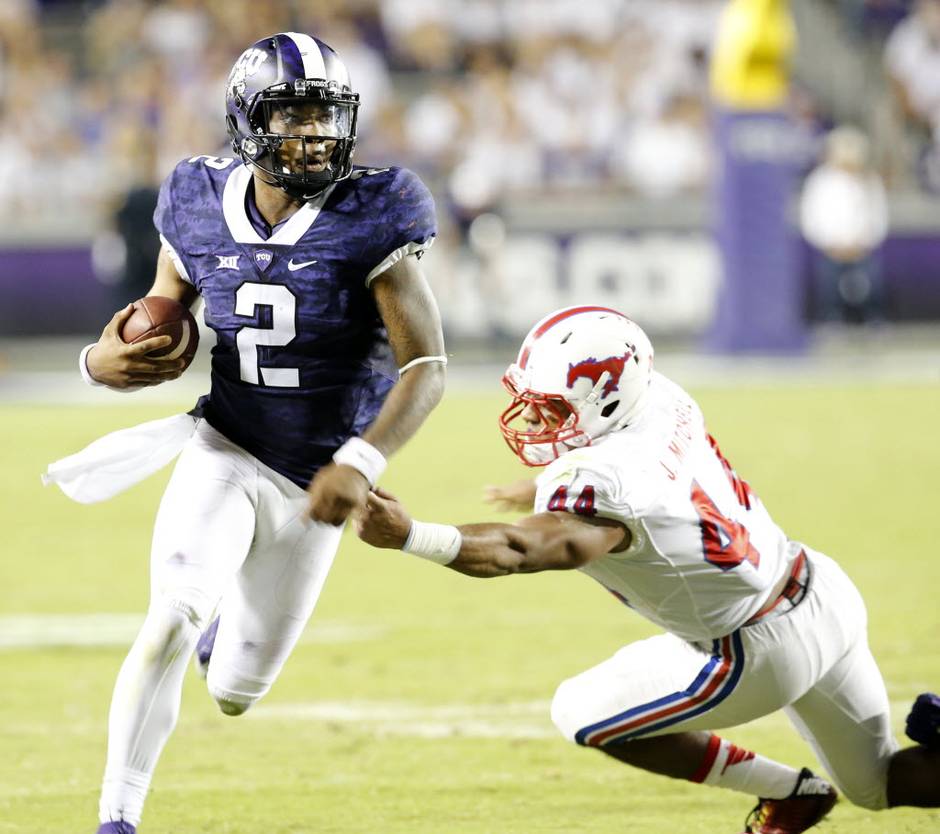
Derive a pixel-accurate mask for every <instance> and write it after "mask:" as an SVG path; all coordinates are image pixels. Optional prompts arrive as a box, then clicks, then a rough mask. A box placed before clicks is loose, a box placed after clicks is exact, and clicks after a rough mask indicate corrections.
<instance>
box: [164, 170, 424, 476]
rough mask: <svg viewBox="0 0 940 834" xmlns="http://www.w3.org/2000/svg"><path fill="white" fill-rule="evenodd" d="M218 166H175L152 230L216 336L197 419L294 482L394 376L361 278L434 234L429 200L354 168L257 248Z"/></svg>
mask: <svg viewBox="0 0 940 834" xmlns="http://www.w3.org/2000/svg"><path fill="white" fill-rule="evenodd" d="M250 183H251V172H250V171H249V170H248V168H246V167H245V166H244V165H242V164H241V163H239V162H237V161H236V160H234V159H229V158H224V157H223V158H216V157H206V156H198V157H193V158H192V159H189V160H187V161H184V162H181V163H180V164H179V165H178V166H177V167H176V170H174V171H173V173H172V174H171V175H170V176H169V177H168V178H167V180H166V181H165V182H164V184H163V187H162V188H161V190H160V200H159V203H158V205H157V210H156V212H155V213H154V223H155V224H156V227H157V230H158V231H159V232H160V236H161V238H162V239H163V242H164V244H165V245H167V246H169V247H170V248H171V250H172V253H171V254H174V256H175V257H174V261H175V262H176V265H177V268H178V270H179V271H180V273H181V274H182V277H183V278H184V279H185V280H187V281H189V282H190V283H191V284H193V285H194V286H195V287H196V289H197V290H198V291H199V293H200V295H201V296H202V298H203V300H204V301H205V316H206V324H208V325H209V327H211V328H212V329H213V330H214V331H215V333H216V336H217V343H216V346H215V347H214V348H213V349H212V388H211V390H210V392H209V394H208V395H206V396H204V397H202V398H201V399H200V400H199V404H198V405H197V413H199V414H201V416H203V417H205V418H206V419H207V420H208V421H209V423H211V424H212V426H213V427H215V428H216V429H218V430H219V431H220V432H222V433H223V434H224V435H226V436H227V437H228V438H229V439H230V440H232V441H234V442H235V443H238V444H239V445H240V446H241V447H242V448H244V449H245V450H247V451H248V452H250V453H251V454H253V455H254V456H255V457H257V458H258V459H259V460H260V461H262V462H263V463H265V464H267V465H268V466H270V467H271V468H272V469H274V470H275V471H277V472H280V473H281V474H283V475H285V476H286V477H288V478H290V479H291V480H292V481H294V483H296V484H299V485H300V486H302V487H305V486H306V485H307V484H308V483H309V481H310V478H311V477H312V476H313V473H314V472H316V470H317V469H318V468H319V467H321V466H323V465H324V464H326V463H328V462H329V461H330V459H331V457H332V455H333V452H334V451H335V450H336V449H337V448H338V447H339V446H340V445H342V444H343V442H345V440H346V439H347V438H349V437H350V436H352V435H357V434H360V433H362V432H363V431H364V430H365V428H366V427H367V426H368V425H369V424H370V423H371V422H372V421H373V420H374V419H375V417H376V415H377V414H378V412H379V409H380V408H381V405H382V403H383V401H384V400H385V397H386V395H387V394H388V392H389V390H390V389H391V387H392V385H393V384H394V383H395V381H396V380H397V378H398V372H397V369H396V367H395V363H394V361H393V358H392V356H391V351H390V349H389V345H388V337H387V334H386V332H385V328H384V327H383V325H382V320H381V318H380V316H379V313H378V310H377V309H376V306H375V302H374V300H373V298H372V293H371V291H370V290H369V283H370V282H371V280H372V279H373V278H374V277H375V276H376V275H378V274H379V273H381V272H383V271H384V270H385V269H387V268H388V267H389V266H391V265H392V264H393V263H395V262H396V261H398V260H400V259H401V258H402V257H404V256H405V255H407V254H410V253H417V254H420V253H422V252H423V251H424V250H425V249H427V248H428V247H429V246H430V245H431V243H432V240H433V238H434V235H435V233H436V226H435V219H434V202H433V200H432V198H431V195H430V193H429V192H428V190H427V188H425V186H424V184H423V183H422V182H421V181H420V180H419V179H418V177H417V176H416V175H415V174H413V173H412V172H410V171H407V170H405V169H402V168H380V169H375V168H359V167H357V168H355V169H354V170H353V173H352V175H351V176H350V177H349V179H347V180H344V181H342V182H339V183H337V184H335V185H333V186H331V187H330V188H328V189H327V190H326V191H325V192H324V193H323V194H321V195H319V196H318V197H316V198H315V199H313V200H311V201H309V202H308V203H306V204H304V206H303V207H302V208H301V209H300V210H298V211H297V213H296V214H294V215H293V216H291V217H290V218H289V219H288V220H287V221H285V222H284V223H282V224H279V225H278V226H277V227H276V228H275V230H274V232H273V234H272V235H271V236H270V237H269V238H267V239H265V238H263V237H262V236H261V235H259V234H258V232H257V231H256V227H255V225H253V224H252V221H251V219H250V216H249V213H248V209H247V208H246V197H247V195H248V189H249V185H250Z"/></svg>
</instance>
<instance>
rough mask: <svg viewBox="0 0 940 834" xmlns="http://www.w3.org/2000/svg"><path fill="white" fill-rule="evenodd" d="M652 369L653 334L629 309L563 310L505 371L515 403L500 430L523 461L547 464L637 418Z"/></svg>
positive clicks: (532, 334) (534, 333)
mask: <svg viewBox="0 0 940 834" xmlns="http://www.w3.org/2000/svg"><path fill="white" fill-rule="evenodd" d="M652 370H653V346H652V345H651V344H650V340H649V338H648V337H647V335H646V334H645V333H644V332H643V330H642V328H641V327H640V326H639V325H638V324H636V322H634V321H631V320H630V319H629V318H627V317H626V316H625V315H624V314H623V313H620V312H618V311H616V310H613V309H611V308H609V307H566V308H564V309H562V310H557V311H555V312H554V313H550V314H549V315H547V316H545V318H543V319H542V320H541V321H539V322H538V323H536V325H535V326H534V327H533V328H532V329H531V330H530V331H529V333H528V335H527V336H526V338H525V341H524V342H523V343H522V347H521V348H520V350H519V355H518V357H517V358H516V361H515V362H513V363H512V364H511V365H510V366H509V368H507V370H506V373H505V374H504V375H503V387H504V388H506V390H507V391H508V392H509V393H510V395H511V396H512V402H511V403H510V404H509V406H508V408H506V409H505V410H504V411H503V413H502V414H501V415H500V418H499V425H500V430H501V431H502V434H503V437H504V439H505V440H506V443H507V445H508V446H509V448H510V449H512V451H513V452H514V453H515V454H516V455H517V456H518V457H519V459H520V460H522V462H523V463H525V464H526V465H528V466H545V465H547V464H549V463H551V462H552V461H553V460H555V459H556V458H557V457H558V456H559V455H562V454H564V453H565V452H566V451H568V450H569V449H575V448H579V447H581V446H588V445H590V444H591V443H592V442H594V441H596V440H597V439H598V438H600V437H603V436H604V435H605V434H607V433H608V432H611V431H614V430H616V429H619V428H623V427H624V426H626V425H629V424H630V422H632V421H633V420H634V419H636V417H637V416H638V415H639V413H640V412H641V411H642V409H643V406H644V405H645V403H646V400H647V398H648V394H649V386H650V379H651V375H652ZM524 412H525V413H526V416H527V419H523V413H524Z"/></svg>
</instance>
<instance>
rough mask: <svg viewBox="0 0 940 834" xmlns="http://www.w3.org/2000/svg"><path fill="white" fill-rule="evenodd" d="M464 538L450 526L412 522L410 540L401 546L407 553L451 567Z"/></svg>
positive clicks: (406, 540)
mask: <svg viewBox="0 0 940 834" xmlns="http://www.w3.org/2000/svg"><path fill="white" fill-rule="evenodd" d="M461 544H463V536H461V535H460V531H459V530H458V529H457V528H456V527H453V526H451V525H450V524H430V523H428V522H424V521H412V522H411V530H410V531H409V532H408V538H407V539H405V543H404V544H403V545H402V546H401V549H402V550H403V551H404V552H405V553H410V554H412V555H413V556H420V557H421V558H422V559H428V560H429V561H431V562H437V564H439V565H449V564H450V563H451V562H453V561H454V559H456V558H457V554H458V553H460V545H461Z"/></svg>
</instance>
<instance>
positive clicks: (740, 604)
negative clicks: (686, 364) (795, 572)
mask: <svg viewBox="0 0 940 834" xmlns="http://www.w3.org/2000/svg"><path fill="white" fill-rule="evenodd" d="M651 386H652V388H651V392H650V393H651V396H650V401H649V403H648V405H647V407H646V408H645V409H644V412H643V415H642V416H641V418H640V419H639V420H638V421H637V422H636V423H635V424H633V425H631V426H629V427H628V428H626V429H623V430H621V431H617V432H613V433H611V434H610V435H608V436H606V437H604V438H602V439H601V440H600V441H599V442H597V443H596V444H595V445H593V446H588V447H586V448H584V449H578V450H575V451H571V452H568V453H566V454H564V455H562V456H561V457H560V458H559V459H558V460H557V461H555V462H554V463H552V464H551V465H550V466H549V467H548V469H547V470H546V471H545V472H544V473H543V474H542V475H541V476H540V477H539V479H538V492H537V495H536V501H535V510H536V512H544V511H546V510H556V511H557V510H566V511H568V512H575V513H580V514H582V515H592V516H593V515H597V516H600V517H603V518H610V519H615V520H617V521H620V522H622V523H623V524H624V525H626V527H627V528H628V529H629V530H630V533H631V535H632V543H631V545H630V547H629V549H627V550H626V551H624V552H622V553H610V554H608V555H606V556H604V557H602V558H600V559H598V560H596V561H594V562H590V563H589V564H588V565H586V566H585V567H583V568H582V570H583V571H584V572H585V573H587V574H588V575H590V576H592V577H593V578H594V579H596V580H597V581H598V582H600V583H601V584H603V585H604V586H605V587H606V588H607V589H608V590H610V591H611V592H613V593H614V594H615V595H616V596H617V597H619V598H620V599H621V600H622V601H624V602H625V603H627V604H628V605H629V606H631V607H632V608H634V609H636V610H637V611H638V612H639V613H641V614H642V615H643V616H645V617H647V618H648V619H650V620H652V621H653V622H654V623H657V624H658V625H660V626H662V627H663V628H665V629H666V630H668V631H671V632H672V633H673V634H676V635H678V636H680V637H683V638H685V639H687V640H693V641H694V640H704V639H712V638H715V637H719V636H722V635H725V634H729V633H730V632H732V631H734V630H735V629H737V628H738V627H740V626H741V625H742V624H743V623H744V622H745V621H746V620H747V619H748V618H749V617H750V616H752V615H753V614H754V613H756V611H757V610H758V609H759V608H760V606H761V604H762V602H763V601H764V600H765V598H766V597H767V595H768V593H769V591H770V589H771V588H772V587H773V586H774V584H775V583H776V582H777V581H778V580H779V579H780V578H781V577H782V576H783V573H784V571H785V570H786V566H787V563H788V562H789V559H790V555H789V554H790V553H791V550H792V548H793V545H791V544H790V543H789V542H788V540H787V537H786V536H785V535H784V533H783V531H782V530H781V529H780V528H779V527H778V526H777V525H776V524H775V523H774V522H773V520H772V519H771V517H770V515H769V514H768V513H767V511H766V509H764V505H763V504H762V503H761V501H760V499H758V498H757V497H756V496H755V495H754V494H753V492H752V491H751V490H750V488H749V487H748V485H747V484H746V483H745V482H744V481H742V480H741V479H740V478H738V476H737V475H736V474H735V473H734V471H733V470H732V469H731V467H730V466H729V465H728V464H727V462H726V461H725V460H724V458H723V457H722V456H721V453H720V452H719V450H718V448H717V445H716V444H715V443H714V441H713V440H712V438H711V437H710V436H709V435H708V433H707V432H706V430H705V424H704V420H703V418H702V413H701V411H700V410H699V408H698V405H696V403H695V401H694V400H693V399H692V398H691V397H690V396H689V395H688V394H687V393H686V392H685V391H683V390H682V389H681V388H680V387H679V386H678V385H676V384H675V383H673V382H671V381H670V380H668V379H667V378H666V377H664V376H662V375H661V374H656V373H654V374H653V379H652V383H651Z"/></svg>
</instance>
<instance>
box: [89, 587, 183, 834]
mask: <svg viewBox="0 0 940 834" xmlns="http://www.w3.org/2000/svg"><path fill="white" fill-rule="evenodd" d="M198 639H199V629H197V628H196V626H195V625H193V623H192V621H191V620H190V618H189V617H188V616H187V614H186V613H184V612H182V611H179V610H177V609H175V608H170V607H168V606H166V605H161V606H159V607H151V609H150V611H149V612H148V614H147V619H146V620H144V624H143V627H142V628H141V630H140V634H138V635H137V639H136V640H135V641H134V645H133V646H132V647H131V650H130V653H129V654H128V655H127V659H126V660H125V661H124V665H123V666H121V671H120V673H119V674H118V678H117V683H116V684H115V685H114V695H113V696H112V698H111V713H110V717H109V719H108V763H107V765H106V766H105V772H104V783H103V785H102V788H101V802H100V803H99V806H98V815H99V819H100V821H101V822H110V821H112V820H114V821H116V820H125V821H126V822H129V823H131V824H132V825H135V826H136V825H139V824H140V817H141V814H142V813H143V807H144V799H145V798H146V796H147V790H148V788H149V786H150V778H151V776H152V775H153V770H154V768H155V767H156V764H157V759H158V758H159V756H160V752H161V751H162V750H163V745H164V744H165V743H166V740H167V739H168V738H169V736H170V733H171V732H172V731H173V727H174V726H176V718H177V716H178V715H179V705H180V695H181V693H182V689H183V676H184V674H185V673H186V668H187V666H188V664H189V658H190V657H191V656H192V653H193V649H194V648H195V646H196V641H197V640H198Z"/></svg>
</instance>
